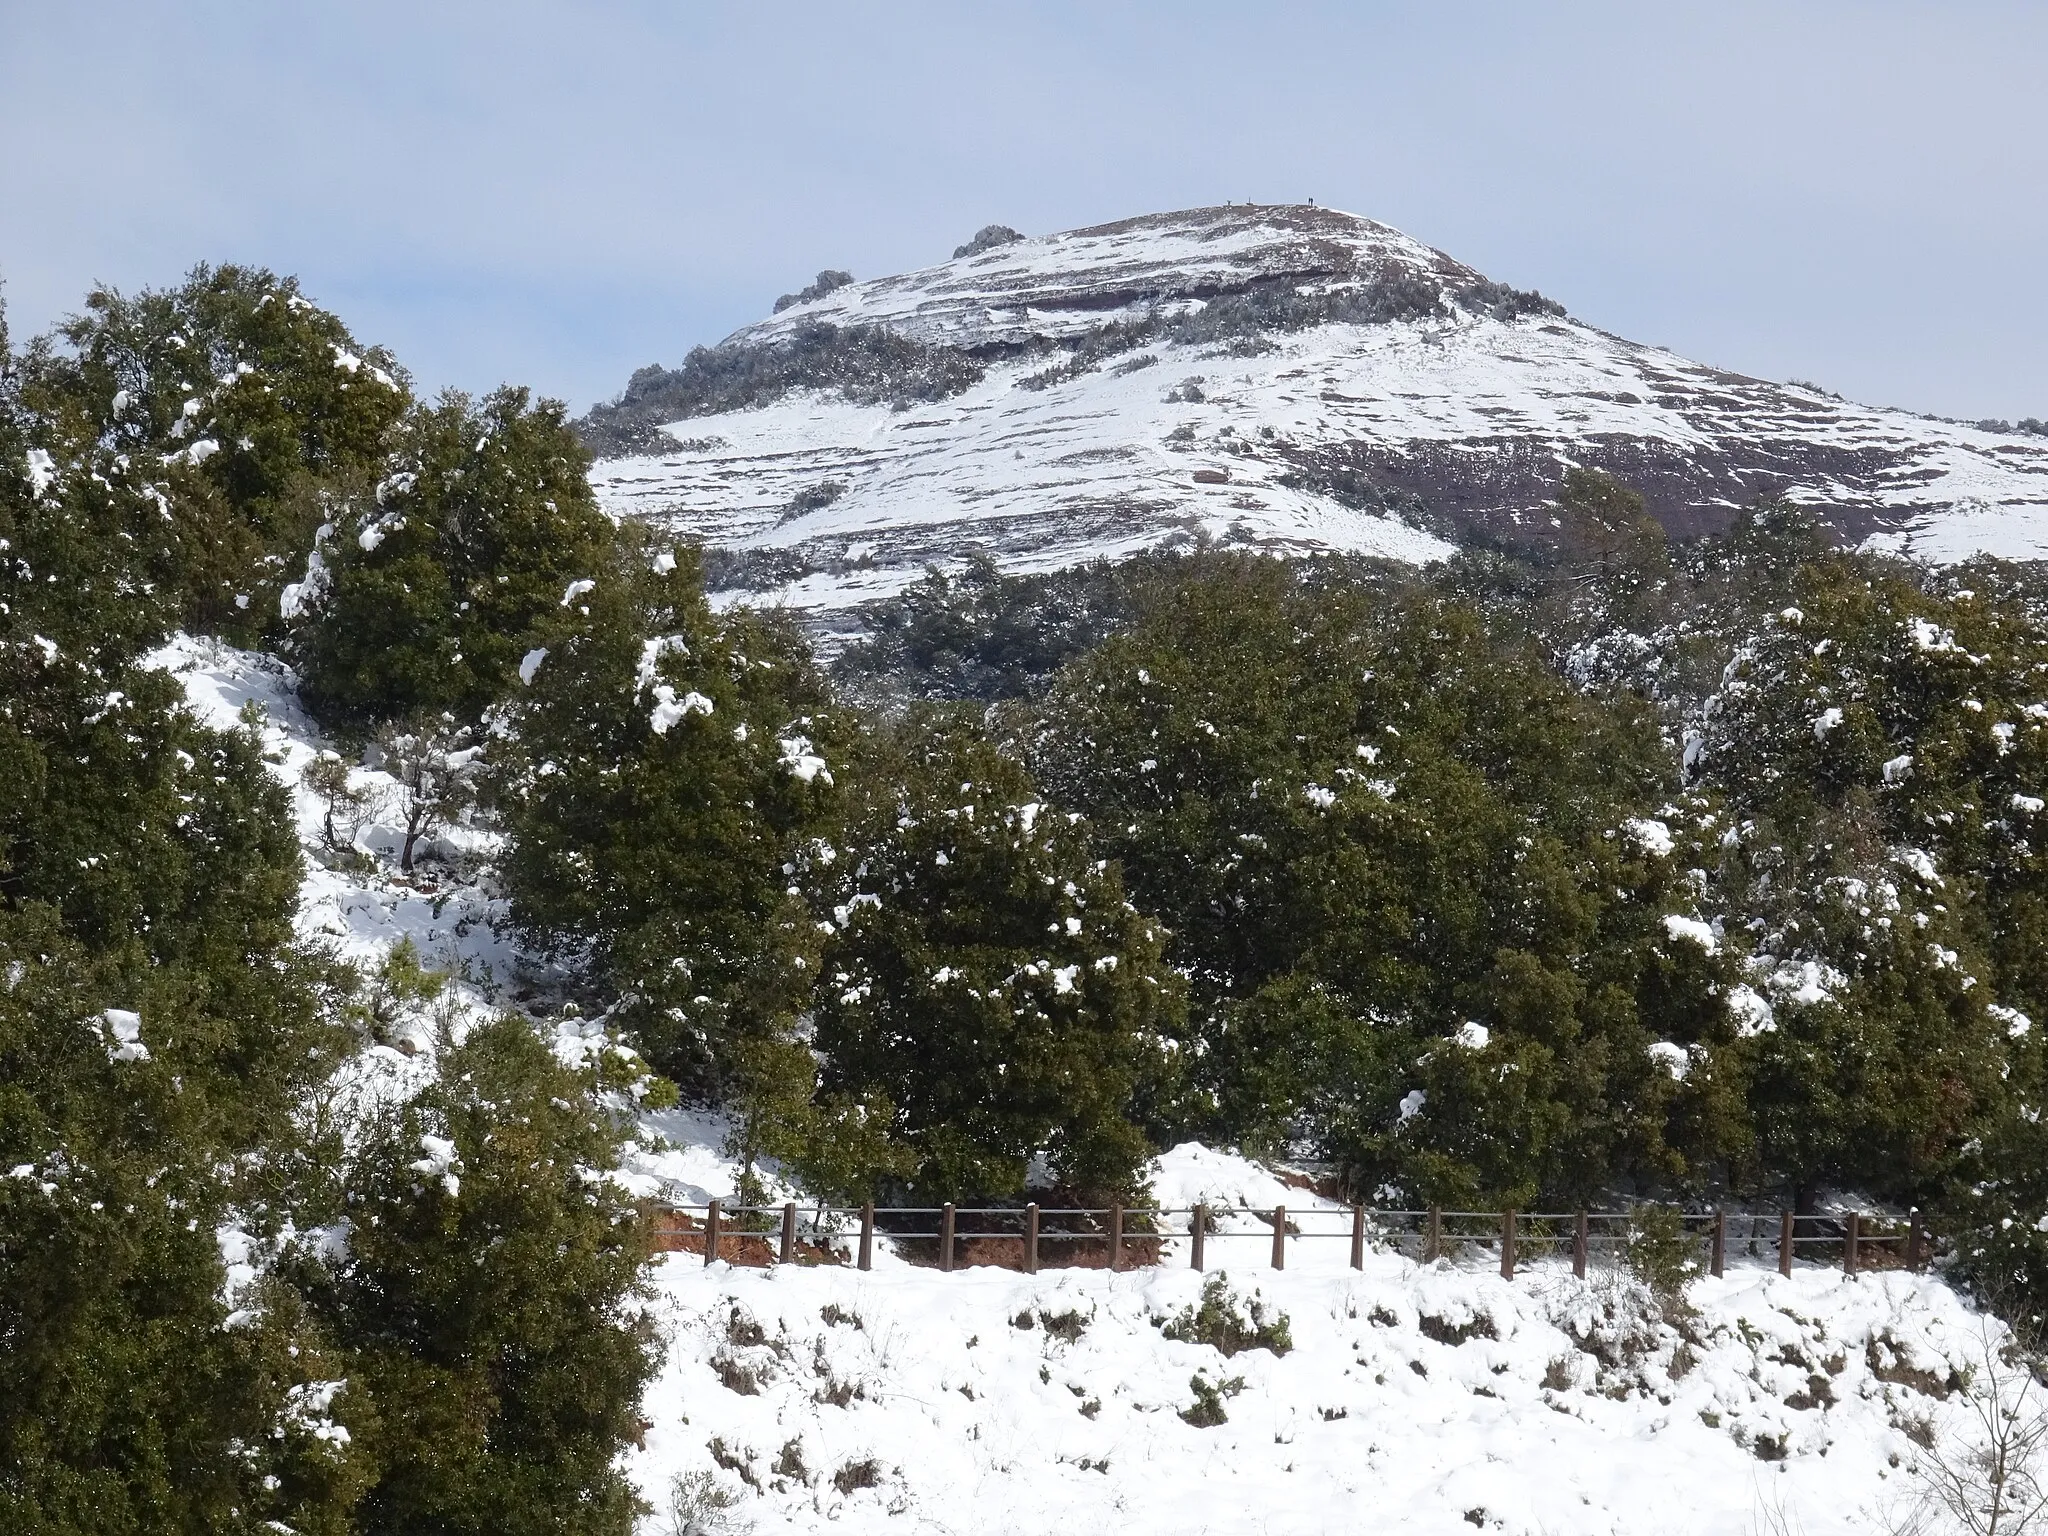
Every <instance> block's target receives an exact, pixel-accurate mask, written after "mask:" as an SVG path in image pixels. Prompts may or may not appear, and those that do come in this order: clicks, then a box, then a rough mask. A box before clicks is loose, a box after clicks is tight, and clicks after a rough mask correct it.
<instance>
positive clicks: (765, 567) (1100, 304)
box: [584, 207, 2048, 609]
mask: <svg viewBox="0 0 2048 1536" xmlns="http://www.w3.org/2000/svg"><path fill="white" fill-rule="evenodd" d="M963 249H968V254H963V255H960V256H956V257H955V258H954V259H953V260H950V261H946V262H942V263H940V264H939V265H937V266H933V267H928V268H925V269H923V270H922V271H918V272H913V273H908V274H904V275H901V276H896V277H887V278H880V279H876V280H874V281H871V282H862V283H851V282H847V283H839V282H837V278H838V276H840V275H838V274H825V275H824V276H823V277H821V281H820V283H818V284H815V285H813V287H812V288H811V289H808V290H806V291H805V294H804V295H799V296H792V298H793V301H792V302H788V303H787V304H786V306H785V307H782V308H780V309H779V311H778V313H776V314H775V315H774V316H772V317H771V318H770V319H768V320H765V321H762V322H760V323H758V324H756V325H752V326H748V327H746V328H744V329H742V330H740V331H738V332H736V333H735V334H734V335H733V336H731V337H729V338H728V339H727V340H726V341H725V342H723V343H721V344H720V345H719V346H718V347H717V348H713V349H699V350H698V351H697V352H696V353H693V354H692V356H691V358H690V359H689V360H688V361H687V362H686V363H685V364H684V366H683V367H682V368H680V369H676V370H667V369H661V368H649V369H643V370H641V372H640V373H638V374H636V375H635V376H634V379H633V381H632V383H631V385H630V386H629V387H628V389H627V391H626V393H625V394H624V395H623V396H622V397H621V399H620V400H619V401H618V402H616V403H615V404H613V405H610V406H605V407H600V408H599V409H598V410H596V411H594V412H593V413H592V414H591V416H590V417H589V418H588V419H587V420H586V422H585V423H584V430H585V432H586V435H587V436H588V437H589V438H590V440H591V441H592V442H593V443H594V444H595V445H596V446H597V448H598V450H599V452H600V453H602V454H606V455H607V456H605V457H603V458H601V460H600V462H599V463H598V464H597V466H596V467H595V469H594V471H593V480H594V483H595V485H596V487H597V490H598V494H599V496H600V498H601V499H602V501H603V503H604V505H605V506H606V508H607V509H608V510H609V511H611V512H613V513H614V514H625V513H632V514H637V515H640V516H644V517H648V518H650V519H652V520H654V521H655V522H657V523H659V524H661V525H663V526H665V527H668V528H671V529H673V530H675V531H676V532H678V533H682V534H686V535H689V536H692V537H696V538H701V539H703V540H705V541H706V542H708V543H710V544H712V545H714V546H718V547H721V548H723V549H725V550H727V551H730V552H731V558H729V559H727V560H726V561H724V562H723V563H722V564H721V567H720V573H721V579H722V581H723V582H724V583H725V584H726V585H727V586H729V587H730V588H732V589H735V590H737V591H750V592H755V593H773V594H777V595H779V596H780V597H781V598H783V600H786V601H789V602H791V603H793V604H795V605H797V606H800V607H808V608H816V609H829V608H834V607H840V606H844V605H846V604H848V603H854V602H860V601H864V600H867V599H870V598H872V597H875V596H879V595H883V594H885V593H887V592H890V591H893V590H895V589H896V588H898V587H900V586H901V585H902V584H903V583H904V582H905V581H907V580H909V579H911V578H913V577H914V576H915V575H916V574H917V573H918V572H919V571H920V570H921V569H922V568H923V566H924V565H925V564H926V563H927V562H930V561H945V560H950V559H956V558H958V557H960V556H962V555H964V554H965V553H967V552H969V551H970V550H972V549H977V548H978V549H982V550H985V551H987V552H988V553H990V554H992V555H994V556H995V557H996V558H997V559H998V561H999V562H1001V563H1002V564H1004V565H1005V566H1006V567H1008V568H1012V569H1047V568H1056V567H1059V566H1064V565H1068V564H1072V563H1075V562H1077V561H1080V560H1084V559H1088V558H1091V557H1094V556H1098V555H1109V556H1116V555H1119V554H1123V553H1128V552H1130V551H1133V550H1137V549H1141V548H1148V547H1154V546H1157V545H1161V544H1166V543H1171V542H1174V541H1177V540H1190V539H1194V538H1196V537H1207V538H1210V539H1214V540H1219V541H1224V542H1229V543H1236V544H1244V545H1252V546H1259V547H1265V548H1271V549H1275V550H1280V551H1287V552H1306V551H1312V550H1319V549H1330V550H1346V551H1354V552H1358V553H1364V554H1372V555H1382V556H1386V557H1390V558H1394V559H1399V560H1406V561H1421V560H1427V559H1429V558H1432V557H1435V556H1438V555H1441V554H1443V553H1445V552H1446V551H1447V550H1448V549H1449V548H1450V547H1452V545H1453V544H1454V543H1470V542H1482V543H1500V544H1507V545H1530V544H1541V543H1543V542H1544V541H1545V539H1546V537H1547V536H1548V531H1549V524H1548V517H1547V514H1546V513H1545V512H1544V511H1543V508H1544V507H1545V506H1546V504H1547V502H1548V500H1549V498H1550V496H1551V494H1552V492H1553V491H1554V488H1555V485H1556V482H1557V479H1558V477H1559V476H1560V474H1561V473H1562V471H1563V469H1564V468H1565V467H1567V466H1569V465H1572V464H1592V465H1596V466H1598V467H1601V468H1604V469H1607V470H1609V471H1610V472H1612V473H1614V474H1617V475H1619V476H1620V477H1622V478H1623V479H1625V480H1627V481H1629V482H1630V483H1631V484H1633V485H1635V486H1636V487H1638V488H1639V489H1641V490H1642V491H1643V492H1644V493H1645V495H1646V496H1647V497H1648V498H1649V501H1650V505H1651V509H1652V511H1653V512H1654V513H1655V514H1656V515H1657V516H1658V518H1659V519H1660V520H1661V521H1662V522H1663V523H1664V525H1665V527H1666V528H1667V529H1668V530H1669V531H1670V532H1672V533H1673V534H1674V535H1677V536H1681V537H1683V536H1686V535H1689V534H1695V533H1700V532H1706V531H1713V530H1718V529H1719V528H1721V527H1724V526H1725V525H1726V523H1727V521H1728V520H1729V518H1730V517H1731V516H1732V515H1733V513H1734V512H1735V510H1737V509H1738V508H1740V507H1742V506H1744V505H1747V504H1749V503H1751V502H1753V501H1755V500H1756V499H1757V498H1759V497H1762V496H1776V495H1788V496H1791V497H1793V498H1794V499H1797V500H1801V501H1805V502H1809V503H1812V504H1814V505H1816V506H1819V507H1821V508H1823V509H1824V510H1825V512H1826V515H1827V516H1828V518H1829V519H1830V521H1831V522H1833V523H1834V525H1835V526H1836V527H1837V528H1838V530H1839V531H1840V532H1841V533H1842V535H1843V536H1844V537H1845V538H1848V539H1850V540H1854V541H1861V540H1866V539H1872V540H1876V541H1878V542H1879V543H1880V544H1882V545H1884V546H1886V547H1891V548H1897V549H1902V550H1910V551H1913V552H1916V553H1919V554H1921V555H1924V556H1927V557H1929V558H1933V559H1936V560H1944V561H1946V560H1955V559H1960V558H1965V557H1967V556H1968V555H1970V554H1971V553H1974V552H1976V551H1978V550H1989V551H1991V552H1994V553H1998V554H2003V555H2008V556H2012V557H2017V558H2032V557H2035V556H2037V555H2039V554H2041V553H2043V552H2044V551H2048V438H2042V437H2039V436H2033V435H2027V434H2020V433H2011V432H2001V431H1991V430H1985V429H1982V428H1978V427H1974V426H1968V425H1963V424H1959V423H1954V422H1947V421H1941V420H1936V419H1932V418H1928V417H1921V416H1915V415H1911V414H1909V413H1906V412H1901V411H1893V410H1885V409H1880V408H1874V407H1866V406H1860V405H1855V404H1851V403H1849V402H1846V401H1843V400H1840V399H1837V398H1835V397H1833V396H1831V395H1828V394H1825V393H1823V392H1821V391H1819V390H1817V389H1812V388H1807V387H1803V386H1797V385H1781V384H1773V383H1770V382H1767V381H1765V380H1761V379H1754V378H1748V377H1744V376H1742V375H1739V374H1734V373H1729V372H1726V371H1724V370H1721V369H1718V368H1713V367H1708V366H1705V365H1703V364H1700V363H1695V362H1691V361H1688V360H1686V359H1684V358H1681V357H1678V356H1676V355H1675V354H1673V353H1671V352H1668V351H1665V350H1663V349H1661V348H1657V347H1650V346H1643V345H1639V344H1637V343H1634V342H1630V341H1626V340H1624V339H1622V338H1619V337H1616V336H1613V335H1610V334H1608V333H1606V332H1604V331H1601V330H1599V329H1597V328H1596V327H1594V326H1592V325H1589V324H1586V323H1584V322H1582V321H1579V320H1576V319H1572V318H1570V317H1568V316H1566V315H1565V314H1564V313H1563V311H1562V310H1561V309H1560V308H1559V306H1557V305H1555V304H1553V303H1550V302H1549V301H1547V300H1544V299H1542V298H1541V297H1540V296H1539V295H1535V294H1529V293H1520V292H1517V291H1516V290H1513V289H1511V288H1507V287H1505V286H1503V285H1501V284H1499V283H1495V282H1492V281H1490V280H1488V279H1487V278H1486V277H1484V276H1483V275H1481V274H1480V273H1478V272H1476V271H1474V270H1473V269H1472V268H1470V267H1467V266H1464V265H1463V264H1461V263H1459V262H1456V261H1454V260H1453V259H1451V258H1450V257H1448V256H1446V255H1444V254H1443V253H1441V252H1438V251H1434V250H1431V249H1430V248H1429V247H1427V246H1424V245H1422V244H1420V243H1419V242H1417V241H1414V240H1412V239H1409V238H1408V237H1407V236H1405V235H1402V234H1400V233H1399V232H1398V231H1396V230H1392V229H1389V228H1388V227H1387V226H1385V225H1381V224H1376V223H1373V222H1372V221H1370V220H1366V219H1361V218H1357V217H1354V216H1352V215H1349V214H1344V213H1338V212H1335V211H1333V210H1328V209H1319V208H1295V207H1226V208H1204V209H1193V210H1189V211H1186V212H1181V213H1173V214H1160V215H1154V216H1149V217H1146V218H1139V219H1131V220H1126V221H1123V222H1121V223H1117V224H1109V225H1103V226H1099V227H1096V228H1093V229H1084V230H1075V231H1071V232H1068V233H1064V234H1056V235H1048V236H1044V237H1040V238H1036V239H1022V238H1018V239H1004V238H1000V236H999V237H998V240H997V243H993V244H991V245H990V246H988V247H987V248H984V249H980V250H972V249H969V248H963Z"/></svg>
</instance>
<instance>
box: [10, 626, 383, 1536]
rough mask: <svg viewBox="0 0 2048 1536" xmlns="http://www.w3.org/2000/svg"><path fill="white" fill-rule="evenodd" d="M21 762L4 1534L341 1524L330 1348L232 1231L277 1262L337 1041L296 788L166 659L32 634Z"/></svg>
mask: <svg viewBox="0 0 2048 1536" xmlns="http://www.w3.org/2000/svg"><path fill="white" fill-rule="evenodd" d="M109 680H112V681H116V682H118V683H119V684H120V685H121V686H120V687H118V688H116V689H112V690H109V689H107V688H106V686H105V684H106V682H107V681H109ZM0 758H4V760H5V761H6V763H7V765H8V767H9V769H10V771H9V772H8V774H7V775H6V778H5V790H4V792H0V793H4V799H0V975H4V977H5V986H4V988H0V1163H4V1166H5V1167H6V1168H8V1169H11V1170H15V1176H13V1177H9V1178H7V1179H5V1180H0V1336H4V1337H6V1338H7V1339H9V1340H10V1341H11V1343H10V1347H9V1348H8V1349H7V1350H5V1351H0V1467H4V1468H5V1469H6V1470H5V1471H4V1472H0V1515H4V1522H0V1523H5V1524H6V1526H7V1528H8V1529H10V1530H21V1531H25V1532H29V1531H73V1530H102V1529H151V1530H167V1531H194V1532H197V1531H215V1530H240V1529H253V1528H254V1527H255V1526H256V1525H257V1524H258V1523H259V1522H260V1521H261V1520H263V1519H267V1518H272V1517H276V1518H283V1519H288V1520H289V1521H290V1522H291V1523H292V1524H293V1525H294V1527H295V1528H296V1529H300V1530H306V1531H321V1530H333V1529H339V1525H338V1522H340V1521H341V1520H343V1519H344V1517H345V1515H346V1511H347V1508H348V1506H349V1504H350V1503H351V1502H352V1500H353V1498H354V1496H355V1493H356V1492H357V1491H358V1489H359V1487H360V1477H359V1474H358V1472H357V1471H356V1469H355V1465H354V1463H353V1461H352V1460H351V1458H350V1456H349V1454H348V1452H347V1449H346V1447H345V1446H343V1445H341V1444H338V1443H337V1442H336V1441H334V1440H333V1439H331V1438H326V1437H323V1436H322V1435H321V1434H320V1433H318V1431H319V1430H320V1428H321V1426H322V1424H323V1423H324V1422H325V1420H324V1417H323V1415H322V1413H321V1412H319V1411H317V1410H316V1409H315V1408H314V1406H313V1402H312V1398H313V1397H314V1396H317V1395H318V1394H319V1393H320V1392H321V1390H322V1389H321V1388H320V1387H319V1385H318V1384H319V1382H320V1381H321V1380H322V1379H323V1376H324V1375H325V1373H327V1372H328V1371H329V1369H330V1367H331V1360H330V1359H329V1358H328V1357H327V1353H326V1351H325V1349H324V1347H323V1345H322V1343H321V1341H320V1339H319V1336H318V1332H317V1329H314V1328H312V1327H310V1326H309V1325H308V1324H307V1322H306V1320H305V1319H304V1317H303V1315H302V1314H301V1312H300V1310H299V1309H298V1308H297V1307H296V1305H295V1303H294V1300H293V1298H292V1297H291V1296H290V1295H289V1293H285V1292H281V1291H277V1290H274V1289H273V1288H269V1287H265V1286H262V1285H259V1284H252V1283H250V1282H248V1281H246V1280H244V1281H237V1282H235V1283H233V1284H231V1283H230V1278H229V1275H228V1274H227V1272H226V1271H225V1269H224V1265H223V1248H222V1242H221V1239H220V1238H219V1237H217V1233H223V1232H225V1233H228V1234H231V1235H233V1241H234V1243H235V1244H236V1245H238V1246H243V1247H246V1248H247V1249H248V1250H249V1251H250V1252H251V1255H252V1257H254V1258H260V1257H261V1256H262V1254H263V1253H264V1251H265V1250H266V1248H267V1246H268V1245H269V1244H271V1243H272V1242H273V1241H274V1239H275V1237H276V1235H277V1234H278V1232H279V1231H280V1230H281V1229H282V1228H283V1226H284V1225H285V1223H286V1222H287V1221H290V1220H292V1219H293V1218H294V1217H295V1216H297V1215H298V1214H300V1205H299V1201H298V1195H299V1191H300V1190H301V1189H302V1188H303V1187H304V1185H305V1183H306V1180H307V1176H308V1171H309V1169H310V1168H311V1167H312V1166H313V1165H314V1164H315V1163H316V1162H317V1161H318V1159H319V1157H320V1155H321V1149H320V1148H319V1147H317V1146H316V1145H314V1144H311V1143H310V1142H309V1141H308V1140H307V1138H306V1137H305V1135H304V1134H303V1132H302V1131H301V1129H300V1127H299V1125H298V1122H297V1118H296V1110H297V1107H298V1105H299V1104H300V1103H301V1102H302V1100H303V1098H304V1096H305V1095H306V1094H307V1093H308V1092H309V1091H310V1090H311V1088H312V1087H313V1086H314V1085H315V1084H316V1083H317V1082H319V1080H320V1079H321V1078H322V1077H323V1076H324V1075H325V1074H326V1072H327V1071H329V1070H330V1069H331V1067H332V1065H333V1064H334V1063H335V1061H336V1060H337V1059H338V1054H339V1051H340V1048H341V1046H342V1041H341V1039H340V1038H339V1035H338V1032H337V1031H336V1030H334V1029H333V1028H332V1027H331V1026H329V1025H328V1024H326V1023H325V1022H324V1020H325V1018H326V1017H328V1016H329V1013H330V1010H329V1009H328V1008H327V1007H326V1006H324V1005H323V1001H322V998H321V990H322V988H323V986H324V984H325V983H324V979H323V976H322V974H321V971H320V968H319V967H317V966H316V965H315V964H314V963H313V961H312V960H311V958H310V957H309V956H307V955H306V954H304V953H302V952H301V951H300V950H299V949H298V947H297V946H296V945H295V943H294V941H293V938H292V927H291V918H292V910H293V905H294V899H295V896H296V891H297V883H298V873H299V865H298V853H297V846H296V842H295V840H294V839H293V838H292V836H291V833H290V829H289V826H288V824H287V823H286V822H285V820H284V815H285V807H284V802H283V795H282V791H281V790H280V788H279V787H278V785H277V784H276V783H275V782H274V781H273V780H272V779H271V777H270V776H269V773H268V771H267V769H266V767H265V765H264V763H263V761H262V758H261V754H260V751H259V750H258V747H257V743H256V742H255V740H254V739H253V738H252V737H251V736H250V735H248V734H247V733H245V732H241V731H234V732H226V733H222V732H215V731H211V730H208V729H205V728H204V727H201V726H200V725H199V724H198V723H197V722H195V721H194V720H193V719H192V717H191V716H190V715H189V714H188V713H187V712H186V711H185V710H184V708H183V707H182V703H181V701H180V700H179V698H178V693H177V689H176V685H175V683H174V682H172V681H171V680H170V679H169V678H167V677H166V676H164V675H163V674H160V673H154V672H143V671H125V672H121V673H118V674H115V676H114V677H113V678H112V679H107V678H104V677H99V676H95V675H94V673H93V671H92V670H91V669H90V668H89V667H88V666H86V665H83V664H80V663H78V662H74V661H73V660H71V659H70V658H69V657H68V656H66V655H64V654H63V653H62V652H59V653H58V654H56V655H54V656H49V655H46V654H45V652H44V651H43V649H42V648H41V647H39V646H36V645H33V644H28V645H23V644H20V643H15V644H11V645H9V646H8V647H7V648H6V650H5V651H4V652H0ZM309 1394H310V1395H309ZM252 1448H253V1449H252ZM273 1478H274V1479H275V1480H276V1481H275V1483H274V1484H273V1483H269V1482H267V1481H266V1479H273Z"/></svg>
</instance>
